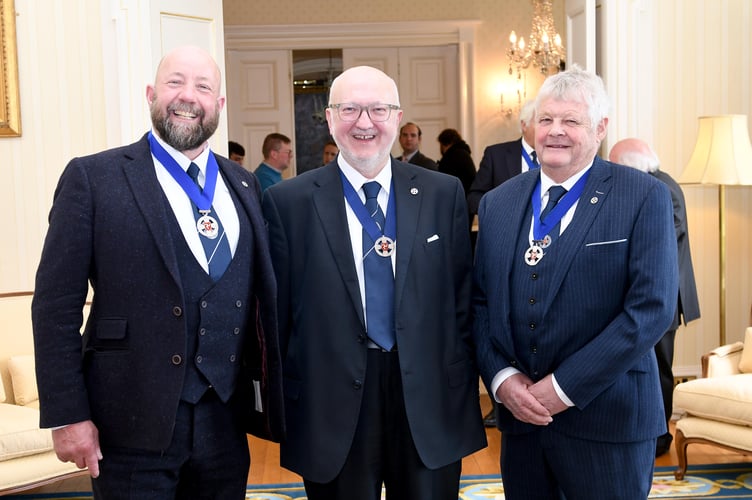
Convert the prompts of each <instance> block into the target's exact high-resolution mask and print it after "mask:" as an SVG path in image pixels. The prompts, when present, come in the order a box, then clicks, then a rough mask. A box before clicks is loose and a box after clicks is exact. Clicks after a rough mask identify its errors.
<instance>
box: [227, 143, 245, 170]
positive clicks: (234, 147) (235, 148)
mask: <svg viewBox="0 0 752 500" xmlns="http://www.w3.org/2000/svg"><path fill="white" fill-rule="evenodd" d="M227 157H228V158H229V159H231V160H232V161H234V162H235V163H237V164H239V165H242V164H243V160H245V148H244V147H243V146H241V145H240V144H239V143H237V142H235V141H229V142H228V143H227Z"/></svg>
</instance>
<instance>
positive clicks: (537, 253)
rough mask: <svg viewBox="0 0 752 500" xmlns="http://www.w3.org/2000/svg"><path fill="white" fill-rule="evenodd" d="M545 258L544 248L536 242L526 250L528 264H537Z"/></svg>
mask: <svg viewBox="0 0 752 500" xmlns="http://www.w3.org/2000/svg"><path fill="white" fill-rule="evenodd" d="M542 258H543V249H542V248H541V247H539V246H538V245H536V244H532V245H530V247H529V248H528V249H527V250H525V264H527V265H528V266H535V265H537V264H538V262H540V260H541V259H542Z"/></svg>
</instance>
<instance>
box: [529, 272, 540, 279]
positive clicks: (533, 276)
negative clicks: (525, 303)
mask: <svg viewBox="0 0 752 500" xmlns="http://www.w3.org/2000/svg"><path fill="white" fill-rule="evenodd" d="M530 279H531V280H537V279H538V273H533V274H531V275H530Z"/></svg>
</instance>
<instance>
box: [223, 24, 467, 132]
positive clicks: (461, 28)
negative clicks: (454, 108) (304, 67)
mask: <svg viewBox="0 0 752 500" xmlns="http://www.w3.org/2000/svg"><path fill="white" fill-rule="evenodd" d="M480 23H481V21H475V20H462V21H460V20H456V21H405V22H384V23H341V24H340V23H338V24H306V25H300V24H289V25H285V24H280V25H264V26H261V25H260V26H255V25H243V26H225V50H226V51H230V50H280V49H284V50H300V49H330V48H336V49H347V48H369V47H420V46H431V45H446V44H456V45H457V46H458V61H457V63H458V64H457V70H458V72H459V74H458V83H459V113H460V116H459V120H460V123H459V124H458V129H459V130H463V131H467V137H468V138H469V139H470V140H473V141H474V139H475V112H474V109H475V99H474V91H473V89H474V84H475V64H474V62H475V36H476V29H477V27H478V26H479V25H480Z"/></svg>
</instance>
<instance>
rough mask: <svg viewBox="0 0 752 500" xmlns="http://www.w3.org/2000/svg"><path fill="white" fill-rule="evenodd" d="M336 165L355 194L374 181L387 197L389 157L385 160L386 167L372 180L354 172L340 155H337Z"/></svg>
mask: <svg viewBox="0 0 752 500" xmlns="http://www.w3.org/2000/svg"><path fill="white" fill-rule="evenodd" d="M337 163H338V165H339V168H340V170H342V173H343V174H344V175H345V178H346V179H347V180H348V181H350V184H351V185H352V187H353V189H355V191H356V192H357V193H359V194H360V193H361V188H362V187H363V184H365V183H366V182H370V181H376V182H378V183H379V184H380V185H381V188H382V189H383V190H384V192H386V194H387V197H388V196H389V189H390V188H391V186H392V159H391V157H390V158H387V161H386V165H384V167H383V168H382V169H381V171H380V172H379V173H378V175H376V177H374V178H373V179H368V178H366V177H365V176H364V175H363V174H361V173H360V172H358V171H357V170H355V168H354V167H352V166H351V165H350V164H349V163H347V161H346V160H345V159H344V158H343V157H342V155H337Z"/></svg>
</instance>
